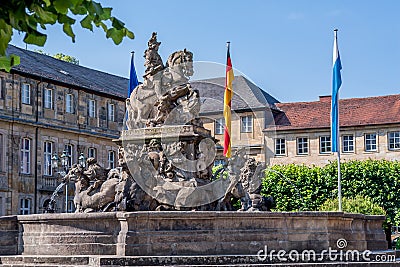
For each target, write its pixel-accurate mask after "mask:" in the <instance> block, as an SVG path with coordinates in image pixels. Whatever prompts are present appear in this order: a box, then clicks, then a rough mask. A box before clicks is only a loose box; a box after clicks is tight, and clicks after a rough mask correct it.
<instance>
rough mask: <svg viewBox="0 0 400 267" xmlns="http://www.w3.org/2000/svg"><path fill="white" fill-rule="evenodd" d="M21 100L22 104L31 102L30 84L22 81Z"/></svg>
mask: <svg viewBox="0 0 400 267" xmlns="http://www.w3.org/2000/svg"><path fill="white" fill-rule="evenodd" d="M21 101H22V104H28V105H30V104H31V85H30V84H27V83H24V84H22V89H21Z"/></svg>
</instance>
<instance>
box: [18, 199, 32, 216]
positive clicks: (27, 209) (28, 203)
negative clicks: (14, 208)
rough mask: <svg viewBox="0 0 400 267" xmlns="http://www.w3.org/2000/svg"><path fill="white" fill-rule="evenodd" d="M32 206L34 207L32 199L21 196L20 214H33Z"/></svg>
mask: <svg viewBox="0 0 400 267" xmlns="http://www.w3.org/2000/svg"><path fill="white" fill-rule="evenodd" d="M31 207H32V199H30V198H21V199H20V200H19V214H20V215H27V214H31Z"/></svg>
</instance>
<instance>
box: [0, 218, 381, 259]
mask: <svg viewBox="0 0 400 267" xmlns="http://www.w3.org/2000/svg"><path fill="white" fill-rule="evenodd" d="M383 220H384V216H365V215H360V214H346V213H345V214H344V213H342V212H282V213H281V212H279V213H277V212H208V211H204V212H203V211H196V212H179V211H169V212H126V213H124V212H116V213H114V212H109V213H92V214H41V215H19V216H13V217H3V218H1V219H0V227H1V228H0V230H1V231H0V235H1V236H0V240H2V243H1V244H2V246H1V250H0V252H1V253H2V254H3V255H7V254H8V255H10V254H17V253H18V254H22V255H119V256H171V255H175V256H183V255H192V256H193V255H256V254H257V252H258V251H259V250H260V249H264V248H265V246H267V247H268V249H269V250H272V249H273V250H276V251H278V250H281V249H283V250H285V251H290V250H293V249H295V250H297V251H303V250H314V251H316V252H317V253H320V252H321V251H322V250H327V249H328V248H329V247H330V248H332V249H338V248H337V240H338V239H341V238H342V239H345V240H346V241H347V246H346V247H345V248H343V250H359V251H364V250H384V249H387V243H386V240H385V235H384V232H383V230H382V222H383ZM17 226H19V230H18V231H16V230H15V229H17V228H18V227H17ZM17 239H18V242H17V243H15V240H17ZM5 240H8V241H9V242H8V243H7V242H5ZM12 241H14V242H12Z"/></svg>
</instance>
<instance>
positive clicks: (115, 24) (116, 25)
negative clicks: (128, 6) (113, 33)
mask: <svg viewBox="0 0 400 267" xmlns="http://www.w3.org/2000/svg"><path fill="white" fill-rule="evenodd" d="M111 21H112V26H113V27H114V28H116V29H117V30H122V29H123V28H124V25H125V24H124V23H123V22H122V21H120V20H119V19H117V18H116V17H111Z"/></svg>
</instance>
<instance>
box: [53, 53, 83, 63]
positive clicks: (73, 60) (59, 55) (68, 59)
mask: <svg viewBox="0 0 400 267" xmlns="http://www.w3.org/2000/svg"><path fill="white" fill-rule="evenodd" d="M53 57H54V58H56V59H59V60H63V61H66V62H69V63H72V64H76V65H79V60H78V59H77V58H76V57H73V56H69V55H64V54H63V53H57V54H55V55H53Z"/></svg>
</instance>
